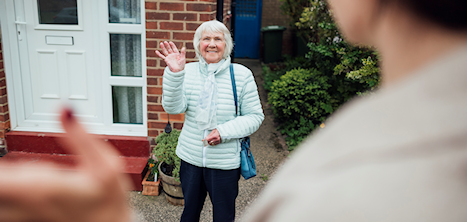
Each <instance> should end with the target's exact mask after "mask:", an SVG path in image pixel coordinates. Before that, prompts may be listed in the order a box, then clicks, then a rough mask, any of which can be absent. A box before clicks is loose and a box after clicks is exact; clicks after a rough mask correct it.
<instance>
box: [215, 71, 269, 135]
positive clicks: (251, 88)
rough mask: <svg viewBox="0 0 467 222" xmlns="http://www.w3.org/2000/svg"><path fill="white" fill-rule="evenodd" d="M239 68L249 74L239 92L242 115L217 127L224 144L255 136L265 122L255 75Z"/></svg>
mask: <svg viewBox="0 0 467 222" xmlns="http://www.w3.org/2000/svg"><path fill="white" fill-rule="evenodd" d="M235 68H236V69H235V72H236V73H237V67H235ZM239 68H240V69H241V70H246V71H247V74H248V75H247V76H245V78H246V79H245V84H244V86H243V87H242V89H241V91H237V95H238V102H239V112H240V113H239V114H240V115H239V116H237V117H236V118H235V119H233V120H230V121H227V122H225V123H223V124H220V125H218V126H217V130H218V131H219V134H220V136H221V139H222V141H223V142H227V141H228V140H230V139H235V138H242V137H245V136H249V135H251V134H253V133H254V132H256V130H258V128H259V127H260V126H261V123H262V122H263V120H264V114H263V108H262V106H261V102H260V100H259V95H258V89H257V86H256V82H255V80H254V78H253V74H252V73H251V71H250V70H249V69H247V68H245V67H239ZM240 69H239V70H240ZM236 79H237V78H236ZM238 90H239V89H238Z"/></svg>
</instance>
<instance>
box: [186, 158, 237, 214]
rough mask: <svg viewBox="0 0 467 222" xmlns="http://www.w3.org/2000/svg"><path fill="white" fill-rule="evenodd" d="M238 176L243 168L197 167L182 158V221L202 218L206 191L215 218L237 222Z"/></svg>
mask: <svg viewBox="0 0 467 222" xmlns="http://www.w3.org/2000/svg"><path fill="white" fill-rule="evenodd" d="M239 179H240V168H238V169H233V170H218V169H209V168H203V167H197V166H194V165H192V164H189V163H187V162H185V161H183V160H182V163H181V165H180V181H181V182H182V190H183V198H184V199H185V208H184V209H183V214H182V218H181V221H182V222H187V221H199V216H200V214H201V210H202V209H203V205H204V201H205V199H206V195H207V193H209V197H210V198H211V202H212V206H213V217H214V218H213V219H214V221H215V222H224V221H229V222H231V221H234V220H235V199H236V198H237V195H238V180H239Z"/></svg>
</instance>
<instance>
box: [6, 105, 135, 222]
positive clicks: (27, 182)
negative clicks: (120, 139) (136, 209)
mask: <svg viewBox="0 0 467 222" xmlns="http://www.w3.org/2000/svg"><path fill="white" fill-rule="evenodd" d="M60 119H61V122H62V126H63V128H64V130H65V131H66V133H65V135H64V138H63V139H62V141H61V142H62V143H63V145H64V148H66V149H68V150H69V151H70V152H71V153H74V154H77V155H80V157H79V159H78V160H79V163H78V166H77V167H76V168H74V169H73V170H69V169H63V168H59V167H56V166H54V165H53V164H46V163H34V164H28V163H21V162H14V163H8V162H5V161H2V162H0V221H2V222H16V221H18V222H19V221H24V222H26V221H47V222H58V221H68V222H69V221H76V222H85V221H86V222H107V221H108V222H110V221H112V222H120V221H121V222H128V221H130V214H131V213H130V208H129V206H128V202H127V196H126V192H125V191H126V190H128V188H129V186H130V183H129V180H128V178H126V176H125V175H123V174H121V173H120V172H121V171H120V168H121V167H122V165H123V164H122V163H121V160H119V158H118V153H117V152H116V150H115V149H114V148H113V147H111V146H110V145H109V144H108V143H105V142H104V141H101V140H98V139H97V138H95V137H94V136H92V135H90V134H87V133H86V132H85V130H84V129H83V127H82V126H81V125H80V124H79V123H78V121H77V119H76V118H75V117H74V116H73V114H72V112H71V110H69V109H64V110H63V111H62V113H61V117H60Z"/></svg>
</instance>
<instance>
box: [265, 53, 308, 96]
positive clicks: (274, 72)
mask: <svg viewBox="0 0 467 222" xmlns="http://www.w3.org/2000/svg"><path fill="white" fill-rule="evenodd" d="M284 57H285V60H284V62H283V63H273V64H270V65H269V66H263V74H264V84H263V87H264V89H266V90H267V91H271V87H272V83H273V82H274V80H278V79H280V77H281V76H282V75H284V74H285V73H286V72H287V71H290V70H292V69H296V68H300V67H303V65H304V64H305V63H307V62H308V61H307V60H306V59H305V58H304V57H297V58H292V57H291V56H289V55H285V56H284Z"/></svg>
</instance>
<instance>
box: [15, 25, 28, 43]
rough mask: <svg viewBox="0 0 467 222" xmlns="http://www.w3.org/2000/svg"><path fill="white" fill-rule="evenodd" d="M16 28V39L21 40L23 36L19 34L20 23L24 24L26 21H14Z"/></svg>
mask: <svg viewBox="0 0 467 222" xmlns="http://www.w3.org/2000/svg"><path fill="white" fill-rule="evenodd" d="M15 24H16V30H17V31H18V40H19V41H23V36H22V35H21V25H26V24H27V23H26V22H20V21H15Z"/></svg>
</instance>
